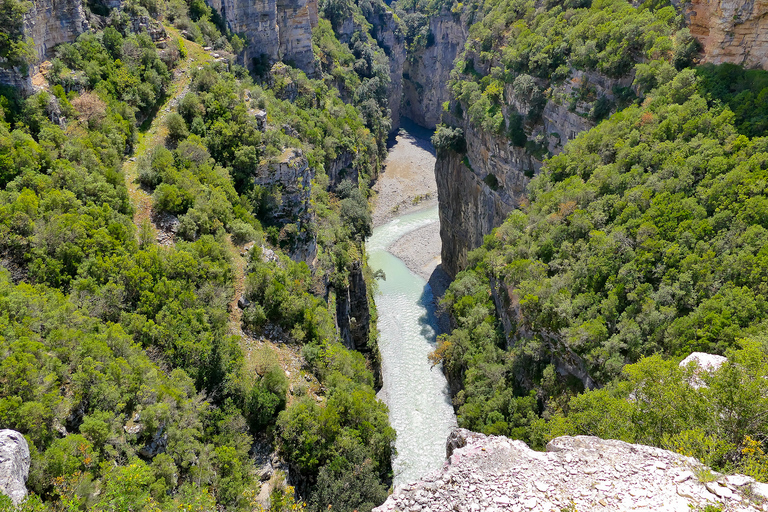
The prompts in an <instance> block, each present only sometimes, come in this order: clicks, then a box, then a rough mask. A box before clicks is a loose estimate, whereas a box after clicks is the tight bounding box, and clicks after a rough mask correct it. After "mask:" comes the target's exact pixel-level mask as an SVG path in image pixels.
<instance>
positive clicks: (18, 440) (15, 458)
mask: <svg viewBox="0 0 768 512" xmlns="http://www.w3.org/2000/svg"><path fill="white" fill-rule="evenodd" d="M29 463H30V457H29V446H28V445H27V440H26V439H24V436H23V435H21V434H20V433H18V432H16V431H15V430H5V429H4V430H0V494H5V495H6V496H8V497H10V498H11V501H12V502H13V503H14V504H16V505H18V504H19V503H21V502H22V501H23V500H24V498H26V497H27V487H26V484H27V476H28V475H29Z"/></svg>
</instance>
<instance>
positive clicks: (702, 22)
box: [684, 0, 768, 69]
mask: <svg viewBox="0 0 768 512" xmlns="http://www.w3.org/2000/svg"><path fill="white" fill-rule="evenodd" d="M684 12H685V14H686V19H687V21H688V24H689V26H690V29H691V34H692V35H693V36H695V37H696V39H698V40H699V42H700V43H701V44H702V45H703V47H704V60H705V61H706V62H712V63H715V64H721V63H723V62H731V63H733V64H740V65H742V66H745V67H762V68H763V69H768V0H692V1H691V2H688V3H686V4H685V5H684Z"/></svg>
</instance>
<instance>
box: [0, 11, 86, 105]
mask: <svg viewBox="0 0 768 512" xmlns="http://www.w3.org/2000/svg"><path fill="white" fill-rule="evenodd" d="M86 11H87V9H86V7H85V5H84V3H83V1H82V0H37V1H35V2H30V9H29V10H28V11H27V12H26V14H25V15H24V25H23V29H22V31H23V34H24V36H25V37H27V38H31V39H32V41H33V42H34V47H35V57H36V61H35V62H32V63H31V65H30V66H29V69H28V70H23V69H21V68H7V67H4V66H3V65H2V62H0V84H4V85H11V86H13V87H17V88H19V89H20V90H21V91H23V92H24V93H26V94H30V93H32V92H34V90H35V84H34V83H33V80H32V76H33V75H34V74H35V73H37V70H38V65H39V63H40V62H42V61H43V60H45V57H46V56H47V55H48V52H49V51H50V50H51V49H52V48H53V47H54V46H56V45H57V44H61V43H71V42H72V41H74V40H75V39H77V36H79V35H80V34H82V33H83V32H85V31H87V30H88V29H89V28H90V26H89V23H88V17H87V12H86Z"/></svg>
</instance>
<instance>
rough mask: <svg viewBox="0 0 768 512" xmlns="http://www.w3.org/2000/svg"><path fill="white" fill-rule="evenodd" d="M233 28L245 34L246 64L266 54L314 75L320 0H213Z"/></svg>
mask: <svg viewBox="0 0 768 512" xmlns="http://www.w3.org/2000/svg"><path fill="white" fill-rule="evenodd" d="M209 3H210V5H211V6H212V7H213V8H214V9H216V10H217V11H219V13H220V14H221V16H222V17H223V18H224V20H225V21H226V22H227V25H228V27H229V28H230V30H232V31H233V32H236V33H239V34H240V33H242V34H244V35H245V38H246V40H247V41H248V46H247V47H246V48H245V50H244V52H243V55H242V58H243V60H244V64H245V65H246V66H247V67H249V68H250V67H252V65H253V59H260V58H262V56H265V57H266V59H267V60H268V61H270V62H275V61H278V60H283V61H285V62H288V63H291V64H293V65H295V66H296V67H297V68H299V69H301V70H302V71H304V72H305V73H307V74H308V75H314V73H315V70H316V67H315V56H314V54H313V52H312V29H313V28H314V27H315V26H317V17H318V14H317V0H210V2H209Z"/></svg>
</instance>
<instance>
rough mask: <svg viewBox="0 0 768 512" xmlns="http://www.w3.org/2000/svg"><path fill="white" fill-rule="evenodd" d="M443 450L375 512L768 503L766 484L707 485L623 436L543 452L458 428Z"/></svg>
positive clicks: (691, 468)
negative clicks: (433, 467)
mask: <svg viewBox="0 0 768 512" xmlns="http://www.w3.org/2000/svg"><path fill="white" fill-rule="evenodd" d="M446 454H447V456H448V461H447V462H446V464H445V465H444V466H443V469H442V470H440V471H438V472H435V473H433V474H431V475H429V476H427V477H425V478H424V479H423V480H422V481H420V482H416V483H413V484H408V485H405V486H403V487H400V488H398V489H396V490H395V492H394V493H393V494H392V495H391V496H390V497H389V498H388V499H387V501H386V502H385V503H384V504H383V505H381V506H380V507H378V508H375V509H373V510H374V512H390V511H393V510H402V511H404V510H431V511H432V512H442V511H445V512H448V511H462V512H463V511H467V512H479V511H481V510H483V511H499V510H511V511H515V512H520V511H532V512H549V511H552V510H579V511H597V510H606V511H607V510H642V511H649V512H650V511H657V512H661V511H668V512H679V511H683V510H691V509H694V510H703V509H704V508H705V507H706V506H707V505H712V506H713V507H721V508H719V509H720V510H730V511H756V510H765V509H766V507H765V506H762V507H761V506H760V505H759V504H758V502H763V501H764V496H765V495H766V491H768V485H765V484H759V483H756V482H755V481H754V480H752V479H751V478H748V477H745V476H741V475H731V476H727V477H726V476H722V475H717V474H715V476H716V477H717V479H716V480H715V481H713V482H708V483H706V484H705V483H702V482H700V481H699V479H698V478H697V477H696V475H695V473H694V472H695V471H700V470H702V469H703V466H702V465H701V464H700V463H698V462H696V461H695V460H694V459H691V458H689V457H684V456H682V455H679V454H676V453H673V452H670V451H667V450H662V449H660V448H652V447H649V446H642V445H636V444H629V443H624V442H622V441H607V440H603V439H599V438H596V437H588V436H577V437H559V438H557V439H554V440H552V441H551V442H550V443H549V444H548V445H547V451H546V452H545V453H542V452H535V451H533V450H531V449H530V448H528V446H526V445H525V443H523V442H522V441H512V440H511V439H507V438H505V437H497V436H485V435H482V434H475V433H473V432H469V431H467V430H464V429H458V430H456V431H454V432H453V433H452V434H451V435H450V436H449V439H448V443H447V449H446Z"/></svg>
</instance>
